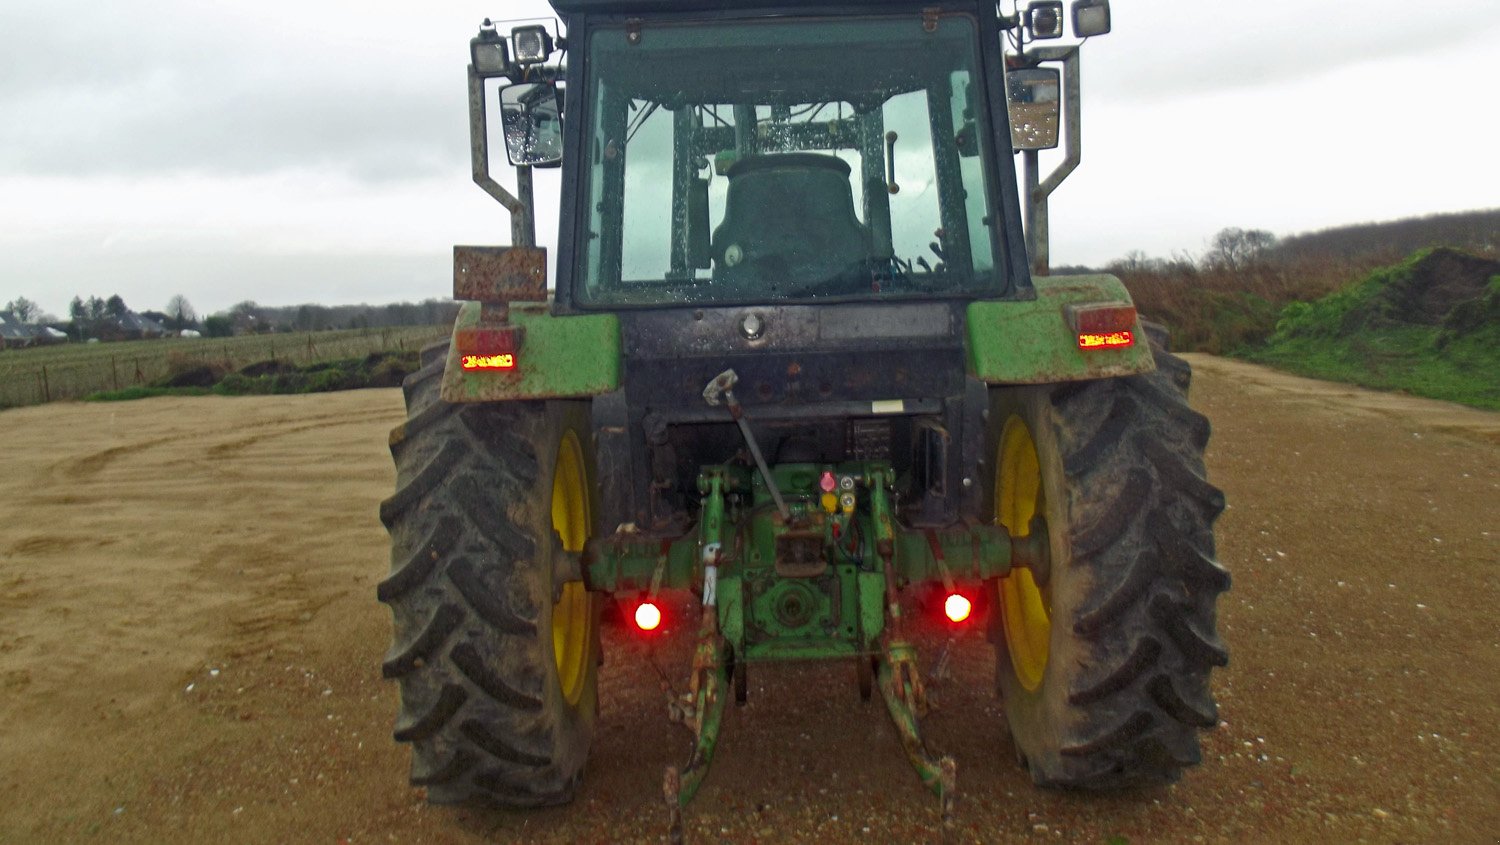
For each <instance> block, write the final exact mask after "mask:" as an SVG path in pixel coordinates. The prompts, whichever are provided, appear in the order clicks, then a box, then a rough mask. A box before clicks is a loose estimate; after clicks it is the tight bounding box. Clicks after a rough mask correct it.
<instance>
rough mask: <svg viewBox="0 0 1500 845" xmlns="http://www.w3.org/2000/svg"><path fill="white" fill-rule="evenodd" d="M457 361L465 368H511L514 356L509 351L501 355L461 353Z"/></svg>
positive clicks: (513, 366) (512, 367) (514, 364)
mask: <svg viewBox="0 0 1500 845" xmlns="http://www.w3.org/2000/svg"><path fill="white" fill-rule="evenodd" d="M458 363H459V364H460V365H462V366H463V368H464V369H466V370H513V369H515V366H516V356H514V355H512V354H511V353H509V352H506V353H504V354H501V355H461V356H459V359H458Z"/></svg>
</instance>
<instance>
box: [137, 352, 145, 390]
mask: <svg viewBox="0 0 1500 845" xmlns="http://www.w3.org/2000/svg"><path fill="white" fill-rule="evenodd" d="M145 381H146V374H145V373H143V372H141V359H139V358H136V359H135V383H136V384H143V383H145Z"/></svg>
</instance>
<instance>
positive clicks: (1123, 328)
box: [1067, 302, 1136, 350]
mask: <svg viewBox="0 0 1500 845" xmlns="http://www.w3.org/2000/svg"><path fill="white" fill-rule="evenodd" d="M1067 317H1068V325H1069V326H1070V327H1071V328H1072V329H1073V331H1074V333H1075V334H1077V335H1078V348H1079V349H1084V350H1092V349H1124V348H1125V347H1127V346H1133V345H1135V321H1136V313H1135V306H1134V305H1130V304H1128V303H1124V302H1105V303H1101V304H1097V305H1069V306H1068V307H1067Z"/></svg>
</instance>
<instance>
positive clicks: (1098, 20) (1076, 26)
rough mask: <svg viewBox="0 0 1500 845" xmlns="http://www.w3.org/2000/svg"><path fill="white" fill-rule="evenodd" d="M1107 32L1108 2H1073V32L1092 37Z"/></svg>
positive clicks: (1081, 0) (1087, 0)
mask: <svg viewBox="0 0 1500 845" xmlns="http://www.w3.org/2000/svg"><path fill="white" fill-rule="evenodd" d="M1107 32H1109V3H1101V2H1097V0H1079V2H1076V3H1074V4H1073V34H1074V35H1076V36H1078V37H1079V38H1092V37H1094V36H1095V35H1104V34H1105V33H1107Z"/></svg>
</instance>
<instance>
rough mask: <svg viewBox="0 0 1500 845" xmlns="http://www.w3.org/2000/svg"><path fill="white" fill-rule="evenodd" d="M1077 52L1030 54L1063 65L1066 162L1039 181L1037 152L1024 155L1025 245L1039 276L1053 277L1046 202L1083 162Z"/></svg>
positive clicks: (1040, 49) (1056, 49)
mask: <svg viewBox="0 0 1500 845" xmlns="http://www.w3.org/2000/svg"><path fill="white" fill-rule="evenodd" d="M1078 52H1079V51H1078V45H1076V44H1075V45H1073V46H1070V47H1037V48H1034V49H1033V50H1032V53H1031V58H1032V60H1033V61H1037V62H1062V63H1063V108H1064V117H1063V133H1064V137H1065V138H1066V141H1065V142H1064V143H1065V147H1064V150H1065V155H1064V157H1063V160H1062V162H1060V163H1059V164H1058V165H1057V167H1056V168H1054V169H1053V171H1052V172H1051V173H1049V174H1047V178H1046V179H1039V177H1040V172H1039V167H1038V155H1037V151H1036V150H1026V151H1025V154H1024V155H1023V156H1022V158H1023V160H1024V161H1025V165H1026V184H1025V194H1024V195H1023V197H1022V199H1023V200H1024V202H1025V207H1024V209H1023V210H1024V211H1025V214H1026V223H1025V229H1026V246H1027V251H1028V252H1029V253H1031V272H1032V274H1033V275H1038V276H1047V275H1050V274H1051V270H1050V267H1049V265H1050V263H1051V254H1050V253H1051V248H1050V244H1049V240H1050V232H1049V231H1048V225H1047V223H1048V221H1047V199H1048V198H1049V197H1050V196H1052V192H1053V191H1055V190H1057V188H1058V186H1059V185H1061V184H1062V183H1063V180H1064V179H1066V178H1068V175H1069V174H1071V173H1072V172H1073V171H1074V170H1075V169H1077V167H1078V163H1079V162H1080V161H1082V160H1083V127H1082V123H1083V120H1082V118H1083V108H1082V104H1081V102H1080V99H1079V98H1080V96H1081V94H1082V85H1081V83H1080V73H1079V65H1078Z"/></svg>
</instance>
